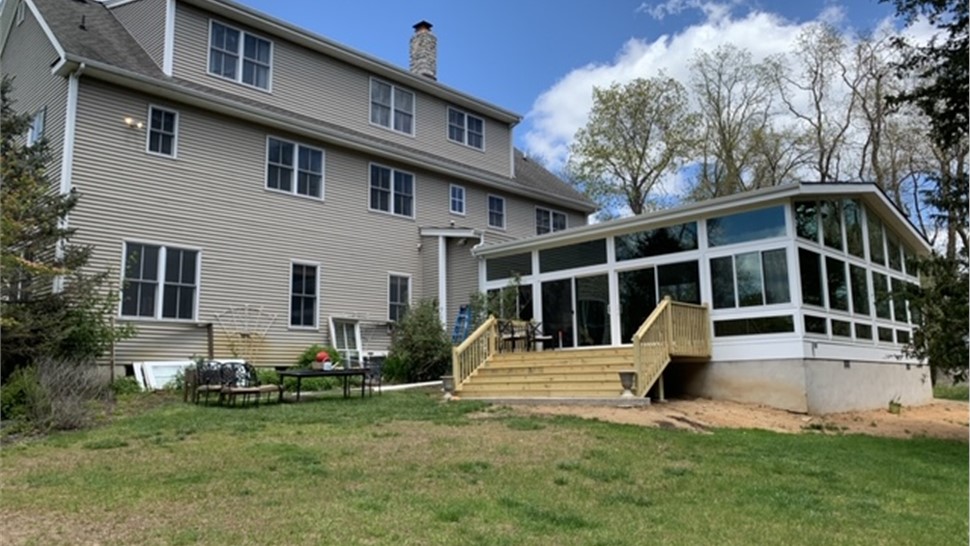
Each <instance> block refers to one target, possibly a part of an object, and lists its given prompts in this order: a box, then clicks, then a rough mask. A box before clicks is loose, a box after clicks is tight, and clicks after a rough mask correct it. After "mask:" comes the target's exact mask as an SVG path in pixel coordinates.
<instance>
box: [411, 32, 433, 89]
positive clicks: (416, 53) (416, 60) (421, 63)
mask: <svg viewBox="0 0 970 546" xmlns="http://www.w3.org/2000/svg"><path fill="white" fill-rule="evenodd" d="M411 72H413V73H415V74H417V75H419V76H424V77H426V78H431V79H432V80H437V79H438V38H436V37H435V35H434V33H433V32H431V23H429V22H427V21H421V22H420V23H418V24H416V25H414V36H411Z"/></svg>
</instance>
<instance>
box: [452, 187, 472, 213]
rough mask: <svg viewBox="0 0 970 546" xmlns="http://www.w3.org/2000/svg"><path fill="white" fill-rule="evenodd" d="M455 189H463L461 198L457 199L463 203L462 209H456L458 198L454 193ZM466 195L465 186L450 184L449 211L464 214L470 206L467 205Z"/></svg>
mask: <svg viewBox="0 0 970 546" xmlns="http://www.w3.org/2000/svg"><path fill="white" fill-rule="evenodd" d="M455 190H460V191H461V199H457V201H458V202H460V203H461V210H455V202H456V198H455V195H454V193H453V192H454V191H455ZM465 195H466V192H465V186H459V185H458V184H449V185H448V212H450V213H451V214H456V215H458V216H464V215H465V211H466V210H467V209H468V206H467V203H468V200H467V199H466V198H465Z"/></svg>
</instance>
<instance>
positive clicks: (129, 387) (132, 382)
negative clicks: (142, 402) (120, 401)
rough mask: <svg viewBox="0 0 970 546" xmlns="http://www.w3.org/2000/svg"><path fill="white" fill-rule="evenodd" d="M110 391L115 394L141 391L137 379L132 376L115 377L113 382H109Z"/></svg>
mask: <svg viewBox="0 0 970 546" xmlns="http://www.w3.org/2000/svg"><path fill="white" fill-rule="evenodd" d="M111 391H112V392H113V393H115V395H116V396H121V395H126V394H138V393H140V392H141V385H139V384H138V380H137V379H135V378H134V377H132V376H128V377H121V378H118V379H116V380H115V382H114V383H112V384H111Z"/></svg>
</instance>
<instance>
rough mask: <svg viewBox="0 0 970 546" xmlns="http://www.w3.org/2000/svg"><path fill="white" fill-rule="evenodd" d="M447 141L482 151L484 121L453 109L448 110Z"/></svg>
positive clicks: (483, 145)
mask: <svg viewBox="0 0 970 546" xmlns="http://www.w3.org/2000/svg"><path fill="white" fill-rule="evenodd" d="M448 139H449V140H452V141H454V142H458V143H460V144H465V145H466V146H470V147H472V148H477V149H479V150H484V149H485V120H483V119H482V118H480V117H477V116H473V115H471V114H468V113H466V112H462V111H461V110H458V109H455V108H448Z"/></svg>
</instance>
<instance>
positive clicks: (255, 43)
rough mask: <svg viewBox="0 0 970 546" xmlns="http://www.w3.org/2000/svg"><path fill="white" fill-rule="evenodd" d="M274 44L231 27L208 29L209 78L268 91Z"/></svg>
mask: <svg viewBox="0 0 970 546" xmlns="http://www.w3.org/2000/svg"><path fill="white" fill-rule="evenodd" d="M272 57H273V44H272V42H270V41H269V40H266V39H264V38H260V37H259V36H255V35H253V34H250V33H248V32H244V31H241V30H238V29H235V28H233V27H230V26H228V25H224V24H222V23H218V22H216V21H212V22H211V24H210V26H209V74H214V75H216V76H221V77H223V78H226V79H229V80H232V81H235V82H238V83H243V84H246V85H251V86H253V87H257V88H259V89H266V90H269V86H270V69H271V67H272Z"/></svg>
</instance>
